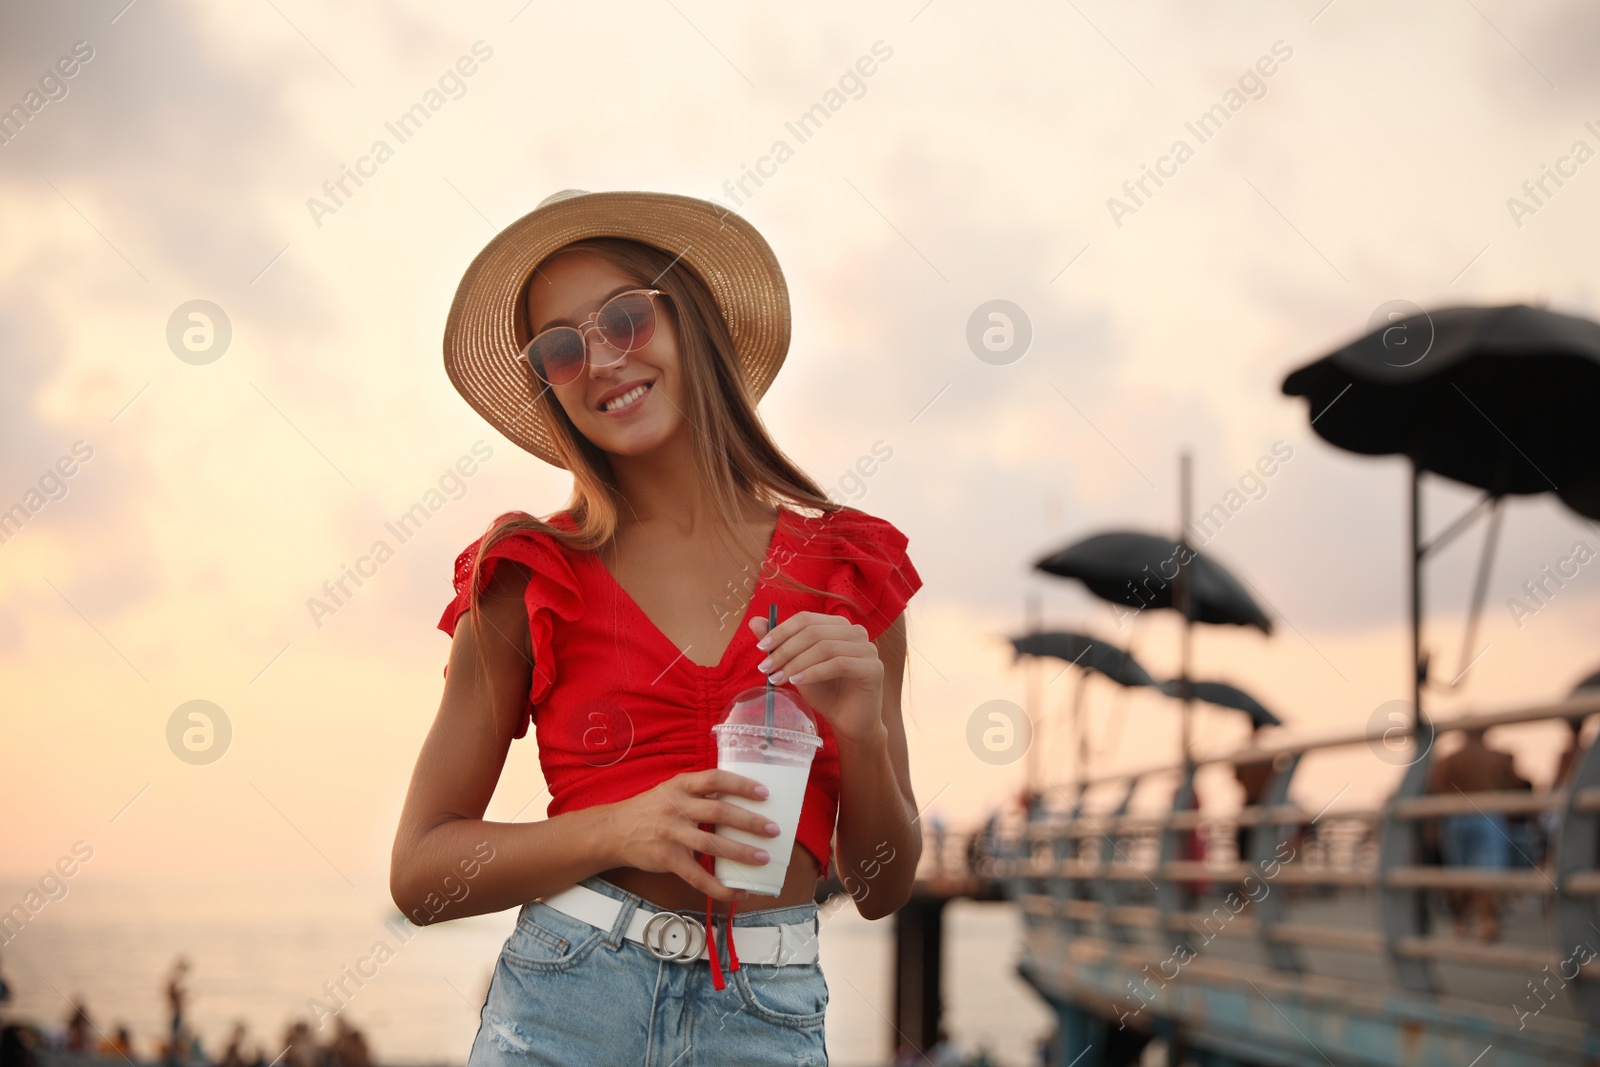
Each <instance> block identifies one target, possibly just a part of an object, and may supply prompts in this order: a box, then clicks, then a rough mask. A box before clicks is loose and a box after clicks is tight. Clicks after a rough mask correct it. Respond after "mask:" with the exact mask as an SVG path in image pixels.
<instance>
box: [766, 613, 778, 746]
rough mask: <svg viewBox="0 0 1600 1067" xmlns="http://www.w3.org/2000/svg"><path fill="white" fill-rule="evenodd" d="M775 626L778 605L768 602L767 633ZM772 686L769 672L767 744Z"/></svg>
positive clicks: (774, 628) (776, 626)
mask: <svg viewBox="0 0 1600 1067" xmlns="http://www.w3.org/2000/svg"><path fill="white" fill-rule="evenodd" d="M777 628H778V605H776V604H768V605H767V633H769V634H770V633H772V631H773V630H776V629H777ZM773 688H774V687H773V684H772V675H770V674H769V675H767V744H769V745H770V744H771V743H772V719H773V696H772V693H773Z"/></svg>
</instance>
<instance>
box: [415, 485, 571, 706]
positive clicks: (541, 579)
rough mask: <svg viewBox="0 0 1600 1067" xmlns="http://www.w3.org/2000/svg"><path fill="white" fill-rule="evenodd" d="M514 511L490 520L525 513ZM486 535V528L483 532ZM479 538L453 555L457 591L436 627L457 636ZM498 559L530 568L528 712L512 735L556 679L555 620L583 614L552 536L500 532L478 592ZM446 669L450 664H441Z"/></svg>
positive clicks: (481, 572) (567, 564)
mask: <svg viewBox="0 0 1600 1067" xmlns="http://www.w3.org/2000/svg"><path fill="white" fill-rule="evenodd" d="M527 517H529V516H526V515H523V514H521V513H518V512H512V513H508V514H506V515H502V516H500V518H498V519H496V520H495V521H494V524H493V526H491V529H493V527H494V526H498V525H499V524H500V523H501V522H503V521H505V520H506V519H508V518H527ZM485 536H487V534H486V535H485ZM482 544H483V538H482V537H480V538H478V540H476V541H474V542H472V544H470V545H468V546H467V547H466V548H465V549H463V550H462V552H461V554H460V555H458V556H457V557H456V566H455V575H454V579H453V581H454V584H455V590H456V595H455V598H454V599H452V600H451V601H450V603H449V605H448V606H447V607H446V608H445V609H444V614H443V615H441V616H440V617H439V629H441V630H443V631H444V632H445V633H447V634H449V635H450V636H451V637H454V636H455V632H456V626H457V625H458V624H459V623H460V621H461V618H462V616H464V615H466V614H467V612H468V611H469V596H470V589H469V583H470V582H471V579H472V566H473V563H474V561H475V560H476V559H477V558H478V553H479V549H480V546H481V545H482ZM502 559H511V560H515V561H517V562H518V563H521V564H523V565H525V566H526V567H527V568H528V588H527V590H526V592H525V593H524V594H523V600H524V602H525V603H526V605H527V609H528V636H529V643H530V645H531V647H532V649H533V682H532V685H531V687H530V688H529V690H528V706H527V712H528V716H529V717H526V718H524V719H523V720H522V723H521V725H520V727H519V728H518V730H517V733H516V736H517V737H523V736H525V735H526V734H527V732H528V723H529V721H530V719H531V716H532V713H533V709H534V708H535V707H536V706H537V705H538V704H539V702H540V701H542V700H544V698H545V696H546V695H547V694H548V693H549V692H550V689H551V687H552V686H553V685H555V681H556V657H555V654H554V651H553V638H554V633H555V626H556V622H557V620H561V621H564V622H573V621H575V620H577V619H579V618H581V617H582V615H583V594H582V589H581V587H580V585H579V583H578V577H577V574H576V572H574V570H573V569H572V562H571V560H570V559H569V558H568V556H567V553H566V551H565V549H563V548H562V546H561V545H560V543H558V542H557V541H556V540H555V538H553V537H551V536H550V535H549V534H547V533H541V532H539V531H536V530H528V531H522V532H519V533H516V534H512V535H510V536H508V537H502V538H501V539H500V540H499V541H496V542H495V543H494V544H493V545H492V546H490V548H489V552H488V555H486V556H484V558H483V565H482V567H481V568H480V570H479V574H478V593H479V595H480V596H481V595H482V593H483V590H484V589H485V588H487V587H488V585H489V581H490V579H491V578H492V577H493V576H494V571H495V566H496V565H497V564H498V563H499V561H500V560H502ZM445 671H446V674H448V673H449V666H448V665H446V667H445Z"/></svg>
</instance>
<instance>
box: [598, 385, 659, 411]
mask: <svg viewBox="0 0 1600 1067" xmlns="http://www.w3.org/2000/svg"><path fill="white" fill-rule="evenodd" d="M649 391H650V386H649V385H648V384H646V385H641V386H638V387H637V388H634V389H629V390H628V391H627V392H626V393H623V394H622V395H621V396H614V397H612V398H611V399H610V400H607V401H606V402H605V403H604V404H602V405H601V406H600V410H602V411H615V410H617V409H618V408H620V407H625V406H627V405H628V404H631V403H633V402H634V401H635V400H638V399H639V398H640V397H641V396H644V394H646V393H648V392H649Z"/></svg>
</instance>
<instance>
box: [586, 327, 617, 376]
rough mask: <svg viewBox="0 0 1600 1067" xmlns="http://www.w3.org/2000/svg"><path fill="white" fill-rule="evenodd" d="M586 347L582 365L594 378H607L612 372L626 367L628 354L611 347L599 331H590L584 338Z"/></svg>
mask: <svg viewBox="0 0 1600 1067" xmlns="http://www.w3.org/2000/svg"><path fill="white" fill-rule="evenodd" d="M584 343H585V344H586V345H588V346H589V347H588V350H587V352H586V356H587V358H586V359H585V360H584V363H585V364H586V365H587V366H588V368H589V374H590V375H591V376H594V377H608V376H609V375H610V374H611V373H612V372H614V371H617V370H621V369H622V368H623V367H626V366H627V365H628V353H627V352H625V351H623V350H622V349H620V348H615V347H613V346H612V344H611V342H609V341H607V340H606V339H605V337H604V335H602V334H601V333H600V331H599V330H591V331H590V332H589V333H588V334H587V335H586V336H585V338H584Z"/></svg>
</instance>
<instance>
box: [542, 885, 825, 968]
mask: <svg viewBox="0 0 1600 1067" xmlns="http://www.w3.org/2000/svg"><path fill="white" fill-rule="evenodd" d="M540 899H541V900H542V901H543V902H544V903H546V904H548V905H550V907H552V908H554V909H556V910H557V911H559V912H561V914H563V915H570V916H571V917H572V918H574V919H580V920H582V921H583V922H586V923H588V924H589V925H590V926H597V927H599V928H600V929H602V930H604V931H606V932H607V933H610V932H611V930H612V928H613V927H615V926H616V923H617V913H618V912H619V911H621V910H622V901H620V900H617V899H616V898H614V897H608V896H606V895H605V894H604V893H601V892H599V891H597V890H594V889H590V888H589V887H588V886H584V885H575V886H573V887H572V888H570V889H563V890H562V891H561V892H559V893H556V894H555V895H553V896H548V897H541V898H540ZM645 907H646V906H645V905H641V906H640V907H638V908H635V909H634V912H633V917H632V918H631V919H629V920H628V929H627V930H626V931H625V932H624V935H623V936H625V937H626V938H627V939H628V940H629V941H632V942H634V943H636V944H640V945H643V946H644V947H645V948H646V949H647V950H648V951H649V952H650V954H651V955H652V956H655V957H656V958H657V959H662V960H671V961H672V962H674V963H690V962H692V961H694V960H709V959H710V958H711V957H710V955H709V954H708V953H707V952H706V928H705V924H704V923H702V922H701V921H700V920H699V919H697V918H695V917H694V916H693V915H686V914H684V913H682V912H676V911H654V910H651V911H646V910H645ZM733 949H734V952H735V953H736V954H737V955H738V957H739V962H740V963H761V964H768V965H779V966H783V965H787V964H796V963H815V962H816V959H817V928H816V923H815V921H813V922H808V923H789V924H786V925H780V926H736V927H734V928H733Z"/></svg>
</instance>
